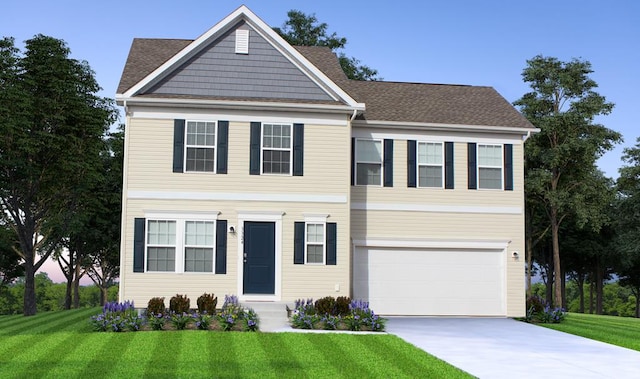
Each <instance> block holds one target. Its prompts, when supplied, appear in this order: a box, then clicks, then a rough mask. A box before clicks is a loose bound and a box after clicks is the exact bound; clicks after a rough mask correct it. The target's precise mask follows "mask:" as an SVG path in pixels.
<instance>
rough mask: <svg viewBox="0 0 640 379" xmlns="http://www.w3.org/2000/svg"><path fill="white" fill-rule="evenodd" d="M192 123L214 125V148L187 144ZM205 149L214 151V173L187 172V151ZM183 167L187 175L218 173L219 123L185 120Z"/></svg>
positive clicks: (212, 172) (211, 172)
mask: <svg viewBox="0 0 640 379" xmlns="http://www.w3.org/2000/svg"><path fill="white" fill-rule="evenodd" d="M190 122H206V123H213V125H214V126H213V128H214V129H215V134H214V136H213V146H202V145H188V144H187V135H188V133H187V131H188V130H189V127H188V125H189V123H190ZM190 147H191V148H205V149H213V171H189V170H187V150H188V149H189V148H190ZM182 165H183V167H184V170H183V172H184V173H187V174H216V173H217V172H218V122H217V121H213V120H185V122H184V156H183V157H182Z"/></svg>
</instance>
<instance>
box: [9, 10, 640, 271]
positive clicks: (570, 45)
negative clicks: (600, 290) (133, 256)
mask: <svg viewBox="0 0 640 379" xmlns="http://www.w3.org/2000/svg"><path fill="white" fill-rule="evenodd" d="M242 4H244V5H246V6H247V7H249V9H251V10H252V11H253V12H254V13H255V14H256V15H258V17H260V18H261V19H262V20H263V21H265V22H266V23H267V24H268V25H271V26H281V25H282V24H283V23H284V22H285V21H286V19H287V12H288V11H289V10H291V9H297V10H300V11H302V12H304V13H307V14H315V16H316V17H317V18H318V20H319V21H320V22H325V23H327V24H328V31H329V32H330V33H332V32H336V33H337V34H338V35H339V36H342V37H346V38H347V45H346V47H345V49H344V50H343V51H344V52H345V54H347V55H348V56H353V57H356V58H357V59H359V60H360V61H361V62H362V63H363V64H366V65H368V66H369V67H372V68H374V69H377V70H378V72H379V75H380V76H381V77H382V78H383V79H384V80H387V81H406V82H423V83H443V84H470V85H482V86H491V87H494V88H495V89H496V90H497V91H498V92H499V93H500V94H502V96H504V97H505V98H506V99H507V100H508V101H509V102H513V101H515V100H517V99H519V98H520V97H521V96H522V95H524V94H525V93H527V92H529V87H528V85H527V84H526V83H524V82H523V81H522V76H521V74H522V70H523V69H524V68H525V67H526V61H527V60H528V59H531V58H533V57H534V56H536V55H543V56H550V57H556V58H558V59H560V60H561V61H569V60H571V59H573V58H577V59H581V60H587V61H589V62H591V64H592V68H593V70H594V72H593V73H592V74H591V78H592V79H594V80H595V81H596V83H598V85H599V88H597V91H598V92H599V93H600V94H601V95H604V96H605V97H606V98H607V100H608V101H610V102H613V103H614V104H615V107H614V109H613V112H612V113H611V114H610V115H608V116H604V117H600V118H598V119H597V120H596V121H597V122H599V123H601V124H603V125H605V126H606V127H608V128H610V129H613V130H616V131H618V132H620V133H621V134H622V136H623V138H624V143H622V144H620V145H618V146H616V148H615V149H614V150H612V151H611V152H609V153H607V154H605V156H604V157H602V158H601V159H600V160H599V162H598V165H599V167H600V169H601V170H602V171H604V173H605V174H606V175H607V176H609V177H612V178H616V177H617V176H618V168H620V167H621V165H622V162H621V156H622V154H623V151H622V150H623V148H624V147H630V146H634V145H635V142H636V139H637V138H638V136H640V129H639V128H638V118H637V117H636V115H635V113H636V112H637V111H639V110H640V96H639V95H638V88H640V73H639V70H640V1H637V0H610V1H604V0H600V1H594V0H536V1H518V0H484V1H477V0H432V1H417V0H414V1H407V0H396V1H393V2H386V1H377V2H374V1H371V0H351V1H344V0H343V1H335V0H324V1H307V2H302V1H300V0H297V1H295V0H255V1H251V0H246V1H244V2H240V1H231V0H217V1H214V0H208V1H206V0H183V1H175V0H174V1H165V0H156V1H138V0H129V1H121V0H112V1H108V2H107V1H86V0H83V1H76V0H73V1H72V0H57V1H51V0H33V1H8V2H6V4H3V7H2V12H1V13H0V37H2V36H5V37H14V38H15V40H16V44H17V45H18V46H19V47H22V44H23V42H24V41H25V40H27V39H29V38H31V37H33V36H34V35H36V34H45V35H49V36H52V37H55V38H59V39H63V40H64V41H66V43H67V44H68V46H69V48H70V49H71V56H72V57H73V58H76V59H82V60H86V61H88V62H89V64H90V66H91V67H92V68H93V70H94V71H95V73H96V79H97V80H98V83H100V85H101V86H102V88H103V90H102V92H101V95H102V96H105V97H111V98H113V97H115V92H116V88H117V86H118V82H119V80H120V75H121V74H122V69H123V67H124V63H125V61H126V58H127V54H128V52H129V48H130V46H131V42H132V40H133V38H136V37H138V38H178V39H195V38H197V37H198V36H200V35H201V34H203V33H204V32H206V31H207V30H208V29H210V28H211V27H212V26H213V25H215V24H216V23H217V22H219V21H220V20H222V19H223V18H224V17H226V16H227V15H228V14H230V13H231V12H233V11H234V10H235V9H236V8H238V7H239V6H240V5H242ZM45 269H46V270H47V271H48V272H49V275H50V277H51V278H52V279H54V280H56V281H60V280H62V277H61V274H59V268H57V267H56V266H55V265H49V264H48V265H47V266H46V267H45Z"/></svg>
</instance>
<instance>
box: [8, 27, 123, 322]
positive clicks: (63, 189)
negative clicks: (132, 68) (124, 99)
mask: <svg viewBox="0 0 640 379" xmlns="http://www.w3.org/2000/svg"><path fill="white" fill-rule="evenodd" d="M69 54H70V50H69V48H68V47H67V45H66V44H65V42H64V41H61V40H58V39H55V38H53V37H48V36H44V35H36V36H35V37H34V38H32V39H29V40H27V41H26V43H25V51H24V53H23V54H20V51H19V50H18V49H17V48H16V47H15V46H14V40H13V39H12V38H4V39H2V40H1V41H0V154H1V155H2V159H0V204H1V205H2V210H3V212H2V216H4V217H8V218H9V221H10V222H9V223H10V224H11V225H13V226H14V227H15V230H16V233H17V235H18V240H19V242H20V251H19V254H20V256H21V258H22V260H23V261H24V267H25V291H24V315H25V316H29V315H34V314H35V313H36V291H35V280H34V275H35V272H36V271H37V270H38V269H39V268H40V266H41V265H42V264H43V263H44V262H45V260H46V259H48V258H49V256H50V255H51V254H52V253H53V251H54V250H55V249H56V248H58V246H59V243H60V239H61V238H62V236H64V235H65V231H66V229H67V227H68V225H69V222H70V221H71V216H72V215H73V214H74V212H75V210H76V208H77V203H76V199H77V198H78V197H79V193H81V192H83V191H86V190H87V178H89V177H91V176H93V175H94V173H95V170H96V168H97V167H98V162H96V159H94V158H93V157H94V156H98V154H95V150H96V149H99V148H100V144H101V141H102V136H103V135H104V134H105V132H106V130H107V129H108V127H109V125H110V124H111V123H112V122H113V121H115V117H116V112H115V108H114V106H113V102H112V101H111V100H109V99H105V98H102V97H99V96H97V95H96V94H97V92H98V91H99V90H100V87H99V86H98V83H97V82H96V80H95V77H94V73H93V71H92V70H91V68H90V67H89V65H88V63H87V62H84V61H78V60H75V59H71V58H70V57H69Z"/></svg>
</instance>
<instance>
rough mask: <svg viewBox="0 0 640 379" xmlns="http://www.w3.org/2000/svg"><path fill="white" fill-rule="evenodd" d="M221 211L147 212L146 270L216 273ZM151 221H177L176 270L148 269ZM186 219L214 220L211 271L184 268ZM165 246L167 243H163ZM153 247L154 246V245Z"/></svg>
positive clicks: (195, 273) (174, 272) (193, 273)
mask: <svg viewBox="0 0 640 379" xmlns="http://www.w3.org/2000/svg"><path fill="white" fill-rule="evenodd" d="M219 213H220V212H189V213H184V212H175V213H172V212H148V213H147V212H145V236H144V238H145V247H144V272H145V273H150V274H187V275H215V272H216V254H217V251H216V240H217V237H218V236H217V226H218V214H219ZM150 221H175V222H176V241H175V246H174V247H175V252H176V253H175V270H174V271H148V270H147V260H148V248H149V243H148V233H149V222H150ZM186 221H210V222H213V265H212V271H211V272H192V271H185V270H184V259H185V246H186V245H185V242H184V238H185V237H184V232H185V223H186ZM163 246H165V245H163ZM152 247H153V246H152Z"/></svg>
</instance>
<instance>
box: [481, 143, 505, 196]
mask: <svg viewBox="0 0 640 379" xmlns="http://www.w3.org/2000/svg"><path fill="white" fill-rule="evenodd" d="M502 164H503V158H502V145H480V144H478V188H483V189H502V178H503V174H502Z"/></svg>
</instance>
